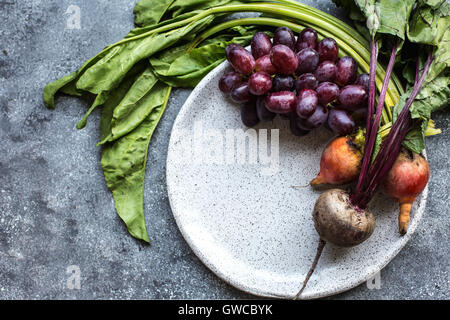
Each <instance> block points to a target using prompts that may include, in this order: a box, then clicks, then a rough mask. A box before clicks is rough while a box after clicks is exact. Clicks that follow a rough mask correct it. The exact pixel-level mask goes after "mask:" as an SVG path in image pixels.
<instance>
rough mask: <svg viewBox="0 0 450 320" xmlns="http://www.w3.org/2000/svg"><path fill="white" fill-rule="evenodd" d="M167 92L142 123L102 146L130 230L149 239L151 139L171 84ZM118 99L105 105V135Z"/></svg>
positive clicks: (107, 173)
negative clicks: (146, 194) (147, 211)
mask: <svg viewBox="0 0 450 320" xmlns="http://www.w3.org/2000/svg"><path fill="white" fill-rule="evenodd" d="M158 93H159V92H158ZM164 94H165V98H164V101H163V103H162V104H160V105H159V106H157V107H155V108H153V109H152V111H151V112H150V114H149V115H148V116H147V117H146V118H145V119H144V121H142V123H141V124H140V125H139V126H138V127H136V128H135V129H134V130H133V131H131V132H130V133H128V134H127V135H125V136H123V137H121V138H119V139H118V140H116V141H114V142H113V143H108V144H105V145H104V146H103V148H102V160H101V165H102V169H103V173H104V175H105V180H106V184H107V186H108V188H109V189H110V190H111V192H112V194H113V197H114V201H115V206H116V210H117V213H118V215H119V216H120V217H121V218H122V220H123V221H124V222H125V224H126V226H127V228H128V231H129V233H130V234H131V235H132V236H133V237H135V238H137V239H141V240H144V241H146V242H149V238H148V234H147V229H146V226H145V216H144V180H145V167H146V162H147V151H148V147H149V143H150V139H151V137H152V135H153V132H154V130H155V128H156V126H157V124H158V122H159V120H160V119H161V117H162V114H163V113H164V110H165V108H166V106H167V102H168V97H169V94H170V87H169V86H167V85H164ZM152 96H155V94H153V95H152ZM155 99H157V98H156V97H155ZM116 103H117V101H113V102H112V103H111V106H105V107H104V108H103V113H102V122H103V128H102V129H103V133H102V134H103V135H107V131H108V126H107V122H108V121H109V119H111V117H112V115H111V112H112V109H113V107H114V105H115V104H116Z"/></svg>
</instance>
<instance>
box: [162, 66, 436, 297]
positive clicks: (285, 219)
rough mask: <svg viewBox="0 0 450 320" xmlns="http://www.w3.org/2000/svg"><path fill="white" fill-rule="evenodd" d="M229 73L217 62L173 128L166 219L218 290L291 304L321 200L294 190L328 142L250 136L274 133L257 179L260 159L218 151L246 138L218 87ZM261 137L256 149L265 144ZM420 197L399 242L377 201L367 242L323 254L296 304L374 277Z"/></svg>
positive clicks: (393, 218) (313, 239)
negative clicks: (233, 135) (224, 286)
mask: <svg viewBox="0 0 450 320" xmlns="http://www.w3.org/2000/svg"><path fill="white" fill-rule="evenodd" d="M227 68H229V66H228V64H227V63H226V62H225V63H223V64H221V65H220V66H218V67H217V68H216V69H214V70H213V71H212V72H211V73H209V75H208V76H206V77H205V78H204V79H203V80H202V82H201V83H200V84H199V85H198V86H197V87H196V88H195V90H194V91H193V92H192V93H191V95H190V96H189V98H188V99H187V101H186V103H185V104H184V106H183V107H182V109H181V111H180V113H179V115H178V117H177V119H176V121H175V123H174V126H173V129H172V135H171V138H170V143H169V150H168V156H167V188H168V194H169V199H170V204H171V207H172V211H173V215H174V217H175V220H176V223H177V224H178V227H179V229H180V231H181V233H182V234H183V236H184V238H185V239H186V241H187V242H188V244H189V245H190V247H191V248H192V250H193V251H194V252H195V254H196V255H197V256H198V257H199V258H200V260H201V261H203V263H204V264H205V265H206V266H207V267H208V268H209V269H211V270H212V271H213V272H214V273H215V274H217V275H218V276H219V277H220V278H222V279H223V280H224V281H226V282H228V283H230V284H231V285H233V286H235V287H237V288H239V289H241V290H244V291H246V292H249V293H252V294H255V295H259V296H266V297H277V298H292V297H293V296H294V295H295V294H296V293H297V291H298V290H299V288H300V287H301V284H302V282H303V279H304V277H305V274H306V273H307V271H308V269H309V267H310V265H311V262H312V260H313V258H314V255H315V251H316V248H317V241H318V235H317V233H316V231H315V229H314V225H313V221H312V209H313V206H314V203H315V201H316V199H317V197H318V196H319V194H320V191H316V190H314V189H312V188H310V187H305V188H293V186H304V185H307V184H308V182H309V181H310V180H311V179H312V178H313V177H314V176H315V175H316V174H317V172H318V169H319V160H320V155H321V152H322V150H323V148H324V146H325V145H326V143H327V142H328V141H329V140H330V139H331V138H332V135H331V134H330V133H329V132H328V131H327V130H325V129H321V130H320V129H319V130H315V131H313V132H312V133H311V134H309V135H307V136H306V137H302V138H298V137H294V136H292V135H291V134H290V132H289V128H288V124H287V121H285V120H282V119H280V118H279V117H277V118H276V120H275V121H274V122H273V123H262V124H260V125H258V126H257V127H256V128H255V129H256V131H254V132H253V131H250V132H249V133H250V135H251V134H252V132H253V134H254V133H255V132H256V134H264V132H265V131H264V130H262V129H268V131H269V132H270V129H280V131H279V167H278V169H277V170H276V168H275V169H273V170H272V171H273V172H274V174H273V175H271V176H270V175H268V173H270V172H268V171H267V170H266V171H265V170H264V168H266V169H267V168H268V167H269V165H268V164H267V162H264V161H262V160H264V158H259V157H257V162H256V163H252V161H250V160H251V159H245V160H243V161H240V162H239V161H234V160H236V159H235V157H233V154H231V155H230V153H229V150H230V149H227V148H226V147H224V145H225V146H226V141H231V140H227V129H228V130H230V129H231V130H236V129H243V130H247V129H246V128H245V127H244V126H243V124H242V122H241V119H240V112H239V107H238V106H237V105H235V104H234V103H232V102H231V101H230V100H228V99H227V98H226V97H224V96H223V95H222V94H221V92H220V91H219V89H218V87H217V83H218V81H219V78H220V77H221V75H222V74H223V73H224V72H225V71H226V70H227ZM199 132H203V134H199ZM230 132H231V131H228V133H230ZM233 132H235V131H233ZM268 135H269V138H270V137H271V135H270V134H268ZM274 136H275V135H274ZM259 138H261V139H259V146H260V147H261V146H262V147H265V144H264V142H266V141H267V140H270V139H262V138H263V137H261V136H260V137H259ZM269 146H272V144H271V143H269ZM231 149H233V148H231ZM227 150H228V152H227ZM234 150H235V151H236V148H235V149H234ZM264 150H265V149H264ZM275 153H276V152H274V155H275ZM236 154H238V152H237V151H236ZM253 154H254V153H253ZM273 159H276V157H275V156H274V158H273ZM274 163H275V162H274ZM274 167H276V166H274ZM273 172H272V173H273ZM427 192H428V189H426V190H425V191H424V192H423V193H422V196H421V197H420V199H418V200H417V201H416V203H415V205H414V207H413V213H412V219H411V223H410V227H409V232H408V234H407V235H406V236H404V237H400V236H399V234H398V231H397V210H398V206H397V205H396V204H395V203H394V202H393V201H392V200H390V199H388V198H385V197H384V196H382V195H378V196H377V197H376V198H375V199H374V200H373V201H372V206H371V209H372V211H373V212H374V214H375V216H376V219H377V226H376V228H375V231H374V233H373V235H372V237H371V238H370V239H369V240H367V241H366V242H364V243H363V244H361V245H359V246H358V247H354V248H347V249H344V248H338V247H335V246H333V245H327V246H326V247H325V250H324V252H323V254H322V257H321V259H320V261H319V264H318V266H317V268H316V271H315V273H314V275H313V276H312V278H311V280H310V282H309V284H308V286H307V288H306V290H305V291H304V293H303V295H302V298H304V299H311V298H319V297H324V296H328V295H332V294H336V293H339V292H342V291H345V290H348V289H350V288H353V287H355V286H357V285H358V284H360V283H363V282H364V281H366V280H367V279H370V278H372V277H373V276H374V275H375V274H376V273H377V272H378V271H380V270H381V269H382V268H383V267H384V266H385V265H386V264H387V263H388V262H389V261H390V260H391V259H392V258H394V257H395V255H396V254H397V253H398V252H399V251H400V250H401V249H402V247H403V246H404V245H405V244H406V242H407V241H408V240H409V239H410V237H411V235H412V234H413V232H414V230H415V229H416V227H417V225H418V223H419V221H420V219H421V218H422V215H423V213H424V209H425V204H426V197H427Z"/></svg>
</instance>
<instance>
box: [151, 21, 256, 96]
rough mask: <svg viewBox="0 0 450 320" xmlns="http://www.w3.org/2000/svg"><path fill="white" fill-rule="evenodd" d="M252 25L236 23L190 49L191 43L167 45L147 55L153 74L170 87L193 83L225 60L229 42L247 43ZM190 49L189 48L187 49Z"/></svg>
mask: <svg viewBox="0 0 450 320" xmlns="http://www.w3.org/2000/svg"><path fill="white" fill-rule="evenodd" d="M254 32H255V29H254V28H248V27H247V28H244V27H235V28H232V29H231V30H229V31H228V34H222V35H219V36H217V37H215V38H212V39H208V40H207V41H205V42H203V44H202V46H200V47H198V48H194V49H191V48H190V44H187V45H182V46H178V47H175V48H170V50H165V51H163V52H161V53H160V54H158V55H154V56H152V57H151V58H150V63H151V65H152V67H153V69H154V71H155V74H156V76H157V77H158V78H159V79H160V80H162V81H164V82H165V83H167V84H169V85H171V86H173V87H195V86H196V85H197V84H198V83H199V82H200V80H201V79H202V78H203V77H204V76H205V75H206V74H208V72H210V71H211V70H212V69H214V68H215V67H216V66H218V65H219V64H220V63H222V62H223V61H225V48H226V47H227V46H228V45H229V44H230V43H237V44H240V45H242V46H246V45H248V44H250V42H251V39H252V37H253V34H254ZM236 34H237V35H236ZM189 49H190V50H189Z"/></svg>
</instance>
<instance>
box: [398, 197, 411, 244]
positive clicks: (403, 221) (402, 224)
mask: <svg viewBox="0 0 450 320" xmlns="http://www.w3.org/2000/svg"><path fill="white" fill-rule="evenodd" d="M411 207H412V203H410V202H407V203H402V204H400V214H399V215H398V230H399V232H400V234H401V235H402V236H403V235H405V234H406V232H407V231H408V226H409V219H410V218H409V216H410V213H411Z"/></svg>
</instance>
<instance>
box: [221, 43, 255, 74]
mask: <svg viewBox="0 0 450 320" xmlns="http://www.w3.org/2000/svg"><path fill="white" fill-rule="evenodd" d="M230 46H231V45H230ZM227 59H228V61H229V62H230V64H231V65H232V66H233V68H234V70H236V71H237V72H239V73H241V74H244V75H249V74H251V73H252V72H253V69H254V68H255V58H253V56H252V55H251V54H250V52H248V51H247V50H245V48H243V47H241V46H240V45H234V46H233V47H232V48H231V49H229V50H228V51H227Z"/></svg>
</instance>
